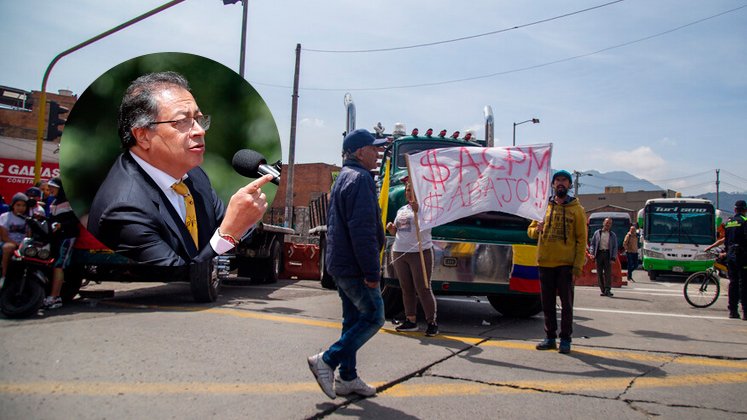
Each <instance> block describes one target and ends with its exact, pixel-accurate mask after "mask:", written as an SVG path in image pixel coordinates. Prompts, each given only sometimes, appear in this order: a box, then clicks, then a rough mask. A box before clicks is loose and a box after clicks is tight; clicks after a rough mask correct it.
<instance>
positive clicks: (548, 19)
mask: <svg viewBox="0 0 747 420" xmlns="http://www.w3.org/2000/svg"><path fill="white" fill-rule="evenodd" d="M622 1H624V0H615V1H611V2H609V3H604V4H600V5H598V6H593V7H589V8H586V9H582V10H577V11H575V12H570V13H566V14H563V15H558V16H554V17H551V18H547V19H541V20H537V21H534V22H530V23H525V24H523V25H517V26H512V27H510V28H504V29H497V30H495V31H490V32H483V33H481V34H477V35H467V36H463V37H459V38H452V39H446V40H442V41H433V42H426V43H422V44H414V45H405V46H400V47H390V48H372V49H366V50H321V49H313V48H304V49H303V50H304V51H308V52H317V53H343V54H350V53H372V52H385V51H398V50H406V49H412V48H421V47H432V46H434V45H440V44H448V43H451V42H459V41H465V40H468V39H474V38H480V37H483V36H488V35H495V34H499V33H503V32H508V31H513V30H515V29H521V28H526V27H528V26H533V25H539V24H541V23H547V22H551V21H553V20H557V19H562V18H566V17H569V16H573V15H577V14H580V13H584V12H588V11H590V10H594V9H599V8H602V7H606V6H610V5H612V4H615V3H620V2H622Z"/></svg>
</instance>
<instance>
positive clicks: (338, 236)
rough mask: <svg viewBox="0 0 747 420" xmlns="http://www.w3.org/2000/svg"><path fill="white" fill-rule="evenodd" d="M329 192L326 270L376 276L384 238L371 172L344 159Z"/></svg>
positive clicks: (373, 279)
mask: <svg viewBox="0 0 747 420" xmlns="http://www.w3.org/2000/svg"><path fill="white" fill-rule="evenodd" d="M330 195H331V197H330V203H329V211H328V214H327V250H326V253H325V259H326V260H325V262H326V264H327V271H328V272H329V273H330V274H331V275H332V276H333V277H362V278H365V279H367V280H370V281H375V280H376V281H377V280H379V279H380V277H381V270H380V263H379V254H380V252H381V249H382V247H383V246H384V240H385V239H384V227H383V226H382V224H381V209H380V208H379V201H378V198H377V196H376V184H374V179H373V176H372V175H371V173H370V172H369V171H368V170H366V168H364V167H363V166H361V164H360V163H358V162H357V161H355V160H346V161H345V162H343V167H342V170H341V171H340V175H339V176H338V177H337V180H336V181H335V185H333V186H332V192H331V193H330Z"/></svg>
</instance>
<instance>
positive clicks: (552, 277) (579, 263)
mask: <svg viewBox="0 0 747 420" xmlns="http://www.w3.org/2000/svg"><path fill="white" fill-rule="evenodd" d="M572 184H573V182H572V180H571V174H570V173H569V172H568V171H564V170H560V171H557V172H555V174H554V175H553V177H552V190H553V195H552V197H550V203H549V204H548V206H547V211H546V213H545V218H544V220H543V221H541V222H538V221H536V220H534V221H532V223H531V224H530V225H529V228H528V229H527V234H528V235H529V237H530V238H532V239H537V265H538V266H539V278H540V297H541V299H542V312H543V313H544V316H545V337H546V338H545V339H544V340H542V342H541V343H539V344H537V350H554V349H556V348H557V349H558V352H560V353H564V354H567V353H570V352H571V335H572V333H573V276H578V275H580V274H581V268H582V267H583V266H584V262H585V258H586V235H587V232H586V213H585V212H584V208H583V207H582V206H581V204H580V203H579V202H578V200H577V199H576V197H572V196H569V195H568V191H569V190H570V188H571V185H572ZM556 296H560V304H561V305H562V309H561V311H560V347H559V348H558V347H557V345H556V343H555V339H556V338H557V336H558V335H557V329H558V320H557V314H556V312H555V301H556V299H557V298H556Z"/></svg>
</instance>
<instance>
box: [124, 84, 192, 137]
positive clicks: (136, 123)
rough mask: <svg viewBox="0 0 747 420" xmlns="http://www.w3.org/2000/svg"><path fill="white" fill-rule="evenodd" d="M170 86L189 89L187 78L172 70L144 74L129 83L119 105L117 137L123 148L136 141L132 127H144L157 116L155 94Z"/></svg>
mask: <svg viewBox="0 0 747 420" xmlns="http://www.w3.org/2000/svg"><path fill="white" fill-rule="evenodd" d="M172 87H178V88H182V89H184V90H186V91H190V88H189V82H187V79H185V78H184V76H182V75H181V74H179V73H176V72H173V71H165V72H160V73H150V74H146V75H144V76H140V77H138V78H137V79H135V81H133V82H132V83H131V84H130V86H129V87H128V88H127V91H125V94H124V97H123V98H122V103H121V104H120V106H119V119H118V120H119V121H118V122H119V139H120V141H121V142H122V148H123V149H129V148H131V147H132V146H134V145H135V143H136V141H135V137H134V136H133V135H132V129H133V128H141V127H146V126H147V125H148V124H150V123H151V122H152V121H153V120H154V119H156V118H157V117H158V102H157V101H156V95H157V94H158V93H159V92H161V91H163V90H167V89H169V88H172Z"/></svg>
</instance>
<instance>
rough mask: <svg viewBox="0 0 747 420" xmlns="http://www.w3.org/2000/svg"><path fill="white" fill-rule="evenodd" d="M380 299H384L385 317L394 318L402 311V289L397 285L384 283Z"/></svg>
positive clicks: (403, 308)
mask: <svg viewBox="0 0 747 420" xmlns="http://www.w3.org/2000/svg"><path fill="white" fill-rule="evenodd" d="M381 299H383V300H384V317H385V318H386V319H394V318H397V317H400V315H402V314H403V313H404V311H405V305H404V304H403V303H402V289H400V288H399V287H394V286H392V285H389V284H385V285H384V288H383V289H381ZM401 318H404V317H401Z"/></svg>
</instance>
